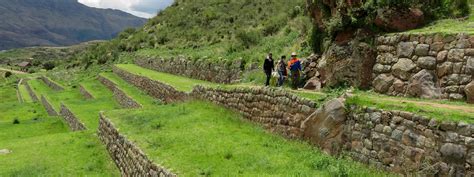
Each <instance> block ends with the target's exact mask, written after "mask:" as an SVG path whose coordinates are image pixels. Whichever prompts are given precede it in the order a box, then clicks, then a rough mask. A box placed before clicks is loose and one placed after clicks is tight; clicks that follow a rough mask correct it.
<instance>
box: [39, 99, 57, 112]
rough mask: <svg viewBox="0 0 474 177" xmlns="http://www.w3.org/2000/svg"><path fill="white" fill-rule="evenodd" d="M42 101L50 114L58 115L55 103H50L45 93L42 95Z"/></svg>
mask: <svg viewBox="0 0 474 177" xmlns="http://www.w3.org/2000/svg"><path fill="white" fill-rule="evenodd" d="M41 103H42V104H43V106H44V108H45V109H46V112H47V113H48V115H49V116H58V115H59V114H58V112H56V110H54V108H53V105H51V103H49V101H48V100H47V99H46V97H44V95H41Z"/></svg>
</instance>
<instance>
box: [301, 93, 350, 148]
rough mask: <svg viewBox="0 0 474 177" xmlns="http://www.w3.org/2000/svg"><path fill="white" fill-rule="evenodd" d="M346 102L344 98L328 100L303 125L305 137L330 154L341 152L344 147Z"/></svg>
mask: <svg viewBox="0 0 474 177" xmlns="http://www.w3.org/2000/svg"><path fill="white" fill-rule="evenodd" d="M344 102H345V100H343V99H334V100H331V101H329V102H327V103H326V104H324V105H323V106H322V107H320V108H319V109H318V110H316V112H314V113H313V114H312V115H311V116H309V117H308V118H307V119H306V120H305V121H304V122H303V123H302V126H301V128H302V129H303V136H304V138H306V139H308V140H310V141H311V142H312V143H314V144H316V145H318V146H319V147H321V149H323V150H324V151H326V152H328V153H330V154H339V153H340V151H341V149H342V134H343V128H344V126H343V124H344V121H345V120H346V111H345V105H344ZM322 130H325V131H324V132H323V131H322Z"/></svg>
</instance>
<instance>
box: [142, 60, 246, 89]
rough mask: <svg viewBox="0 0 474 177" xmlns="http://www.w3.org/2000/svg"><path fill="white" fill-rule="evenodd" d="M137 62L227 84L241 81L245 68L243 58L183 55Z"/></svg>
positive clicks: (186, 75) (182, 74)
mask: <svg viewBox="0 0 474 177" xmlns="http://www.w3.org/2000/svg"><path fill="white" fill-rule="evenodd" d="M135 63H136V64H137V65H139V66H141V67H144V68H148V69H151V70H155V71H159V72H166V73H170V74H175V75H181V76H185V77H190V78H194V79H200V80H206V81H210V82H215V83H225V84H228V83H235V82H238V81H240V79H241V75H242V70H243V68H244V67H243V65H244V63H243V61H242V60H241V59H240V60H235V61H226V60H217V61H210V60H196V61H193V60H191V59H186V58H185V57H183V56H179V57H176V58H169V59H164V58H146V57H139V58H138V59H136V60H135Z"/></svg>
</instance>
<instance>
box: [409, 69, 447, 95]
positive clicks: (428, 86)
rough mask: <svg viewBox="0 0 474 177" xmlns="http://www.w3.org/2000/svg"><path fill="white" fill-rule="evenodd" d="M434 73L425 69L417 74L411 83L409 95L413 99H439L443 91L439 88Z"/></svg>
mask: <svg viewBox="0 0 474 177" xmlns="http://www.w3.org/2000/svg"><path fill="white" fill-rule="evenodd" d="M435 83H436V77H435V75H434V73H432V72H430V71H428V70H426V69H424V70H421V71H420V72H418V73H417V74H415V75H414V76H413V77H412V78H411V79H410V81H409V84H408V88H407V94H408V95H409V96H413V97H421V98H431V99H433V98H434V99H438V98H440V97H441V89H440V88H437V87H436V85H435Z"/></svg>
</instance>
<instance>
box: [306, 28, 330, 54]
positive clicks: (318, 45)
mask: <svg viewBox="0 0 474 177" xmlns="http://www.w3.org/2000/svg"><path fill="white" fill-rule="evenodd" d="M325 35H326V33H325V32H324V31H323V30H320V29H319V28H318V27H317V26H316V25H315V26H313V29H312V32H311V35H310V39H309V44H310V46H311V49H312V50H313V52H314V53H318V54H320V53H322V52H323V43H324V37H325Z"/></svg>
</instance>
